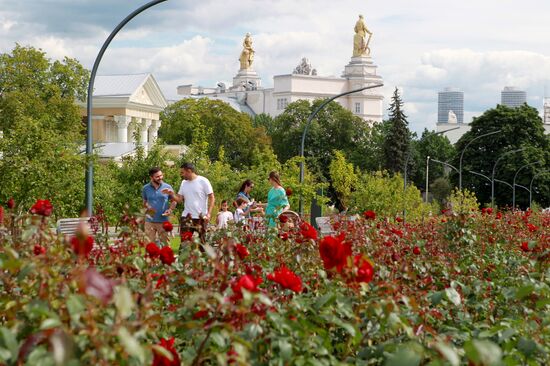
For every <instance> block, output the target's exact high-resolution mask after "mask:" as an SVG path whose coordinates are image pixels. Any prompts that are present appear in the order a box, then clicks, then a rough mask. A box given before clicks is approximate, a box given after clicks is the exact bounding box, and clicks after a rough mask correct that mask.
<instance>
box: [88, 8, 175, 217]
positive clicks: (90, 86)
mask: <svg viewBox="0 0 550 366" xmlns="http://www.w3.org/2000/svg"><path fill="white" fill-rule="evenodd" d="M165 1H167V0H153V1H150V2H148V3H147V4H145V5H143V6H141V7H139V8H138V9H136V10H134V11H133V12H132V13H131V14H130V15H128V16H127V17H126V18H124V20H122V22H120V23H119V24H118V25H117V26H116V28H115V29H114V30H113V31H112V32H111V34H110V35H109V37H107V40H105V43H103V46H102V47H101V50H100V51H99V53H98V54H97V56H96V58H95V61H94V66H93V67H92V72H91V74H90V82H89V84H88V101H87V102H88V103H87V109H86V111H87V112H86V113H87V122H86V158H87V159H88V162H87V164H88V167H87V169H86V210H87V211H88V216H92V214H93V202H94V193H93V187H94V164H93V161H92V154H93V142H92V135H93V134H92V130H93V126H92V105H93V102H92V98H93V93H94V82H95V77H96V74H97V69H98V68H99V63H100V62H101V59H102V58H103V54H104V53H105V51H106V50H107V47H109V44H110V43H111V41H112V40H113V38H115V36H116V35H117V33H118V32H119V31H120V30H121V29H122V28H123V27H124V26H125V25H126V24H127V23H128V22H129V21H130V20H132V19H133V18H134V17H135V16H136V15H138V14H139V13H141V12H143V11H145V10H147V9H149V8H150V7H152V6H155V5H157V4H160V3H162V2H165Z"/></svg>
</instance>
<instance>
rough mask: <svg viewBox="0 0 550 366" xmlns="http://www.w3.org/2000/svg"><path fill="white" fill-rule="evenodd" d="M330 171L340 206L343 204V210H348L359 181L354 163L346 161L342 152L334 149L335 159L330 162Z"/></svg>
mask: <svg viewBox="0 0 550 366" xmlns="http://www.w3.org/2000/svg"><path fill="white" fill-rule="evenodd" d="M329 172H330V181H331V184H332V187H333V188H334V191H335V192H336V197H337V198H338V203H339V206H341V208H342V210H346V208H347V207H348V204H349V199H350V197H351V194H352V191H353V190H354V189H355V186H356V185H357V182H358V179H357V176H356V175H355V172H354V171H353V165H352V164H351V163H348V162H347V161H346V158H345V157H344V154H342V152H340V151H338V150H334V159H333V160H332V161H331V162H330V166H329Z"/></svg>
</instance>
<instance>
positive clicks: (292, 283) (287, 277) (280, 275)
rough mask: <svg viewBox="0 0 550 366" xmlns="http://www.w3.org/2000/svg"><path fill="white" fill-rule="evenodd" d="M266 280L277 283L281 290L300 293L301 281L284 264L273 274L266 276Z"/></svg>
mask: <svg viewBox="0 0 550 366" xmlns="http://www.w3.org/2000/svg"><path fill="white" fill-rule="evenodd" d="M267 279H268V280H270V281H273V282H276V283H278V284H279V285H281V286H282V287H283V288H287V289H289V290H292V291H294V292H297V293H300V292H302V279H301V278H300V277H299V276H298V275H297V274H296V273H294V272H292V271H291V270H290V269H288V268H287V266H285V265H284V264H283V265H281V267H279V268H278V269H276V270H275V271H274V272H273V273H270V274H268V275H267Z"/></svg>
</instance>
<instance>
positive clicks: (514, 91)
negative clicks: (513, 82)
mask: <svg viewBox="0 0 550 366" xmlns="http://www.w3.org/2000/svg"><path fill="white" fill-rule="evenodd" d="M526 102H527V93H526V92H525V91H524V90H520V89H518V88H516V87H513V86H505V87H504V89H503V90H502V91H501V92H500V104H502V105H505V106H507V107H511V108H516V107H520V106H522V105H523V103H526Z"/></svg>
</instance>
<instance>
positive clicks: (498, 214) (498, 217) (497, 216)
mask: <svg viewBox="0 0 550 366" xmlns="http://www.w3.org/2000/svg"><path fill="white" fill-rule="evenodd" d="M495 217H496V218H497V220H500V219H502V213H500V212H497V214H496V216H495Z"/></svg>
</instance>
